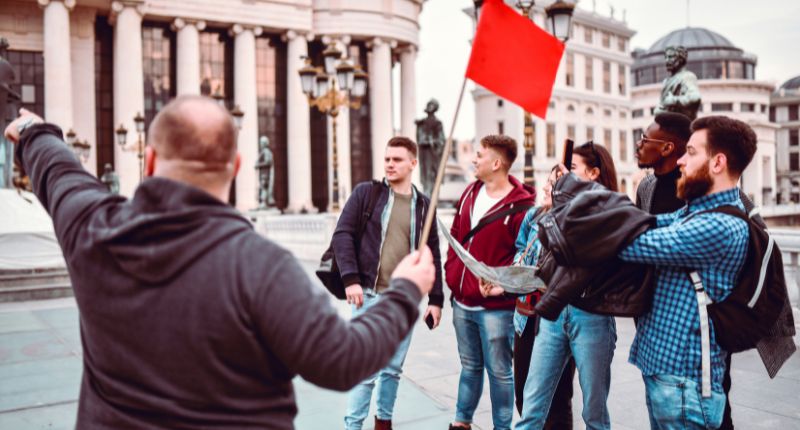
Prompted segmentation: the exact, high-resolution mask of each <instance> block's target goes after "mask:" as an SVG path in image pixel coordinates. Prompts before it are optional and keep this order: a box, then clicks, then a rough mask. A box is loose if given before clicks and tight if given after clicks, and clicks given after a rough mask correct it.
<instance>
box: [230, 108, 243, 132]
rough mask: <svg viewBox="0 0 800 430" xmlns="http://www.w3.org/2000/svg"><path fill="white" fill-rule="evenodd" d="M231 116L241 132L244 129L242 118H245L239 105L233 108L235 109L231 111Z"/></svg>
mask: <svg viewBox="0 0 800 430" xmlns="http://www.w3.org/2000/svg"><path fill="white" fill-rule="evenodd" d="M231 116H232V117H233V123H234V124H236V128H238V129H239V130H241V129H242V118H243V117H244V112H243V111H242V109H241V108H240V107H239V105H236V106H234V107H233V109H231Z"/></svg>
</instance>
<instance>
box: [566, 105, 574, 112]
mask: <svg viewBox="0 0 800 430" xmlns="http://www.w3.org/2000/svg"><path fill="white" fill-rule="evenodd" d="M567 112H575V106H573V105H568V106H567Z"/></svg>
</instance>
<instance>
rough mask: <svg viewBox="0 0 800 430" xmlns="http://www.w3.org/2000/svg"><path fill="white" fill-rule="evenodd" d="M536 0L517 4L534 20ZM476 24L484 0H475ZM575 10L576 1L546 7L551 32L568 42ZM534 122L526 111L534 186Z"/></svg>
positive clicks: (527, 176) (528, 179)
mask: <svg viewBox="0 0 800 430" xmlns="http://www.w3.org/2000/svg"><path fill="white" fill-rule="evenodd" d="M535 4H536V1H535V0H517V2H516V4H515V6H516V7H517V9H519V11H520V12H521V13H522V15H524V16H526V17H527V18H528V19H530V20H531V21H533V16H531V10H533V7H534V5H535ZM473 6H474V13H475V25H476V28H477V24H478V20H479V19H480V11H481V7H482V6H483V0H473ZM574 10H575V3H574V2H568V1H564V0H557V1H555V2H553V3H552V4H550V5H549V6H547V7H546V8H545V13H546V14H547V26H548V27H549V28H548V30H549V31H550V33H551V34H552V35H553V36H555V37H556V38H557V39H559V40H561V42H563V43H566V42H567V40H568V39H569V32H570V29H571V27H572V13H573V12H574ZM533 128H534V122H533V116H532V115H531V113H530V112H528V111H525V119H524V128H523V136H524V140H523V146H524V147H525V168H524V169H523V181H524V182H525V183H526V184H528V185H531V186H533V150H534V145H535V141H534V129H533Z"/></svg>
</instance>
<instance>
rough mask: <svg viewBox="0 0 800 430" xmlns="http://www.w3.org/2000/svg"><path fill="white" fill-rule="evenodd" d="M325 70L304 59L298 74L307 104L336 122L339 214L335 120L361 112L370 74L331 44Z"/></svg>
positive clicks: (335, 183) (335, 187)
mask: <svg viewBox="0 0 800 430" xmlns="http://www.w3.org/2000/svg"><path fill="white" fill-rule="evenodd" d="M322 56H323V58H324V66H323V67H314V66H313V65H312V64H311V59H310V58H308V57H305V60H306V65H305V67H303V68H302V69H300V70H299V71H298V73H299V74H300V83H301V85H302V88H303V92H304V93H305V94H306V96H307V97H308V104H309V105H310V106H316V107H317V110H319V111H320V112H321V113H323V114H327V115H330V117H331V118H332V119H333V121H332V125H333V151H332V152H333V156H332V158H333V160H332V164H333V199H332V200H333V201H332V202H331V210H332V211H334V212H338V211H339V152H338V149H337V146H338V145H337V142H336V117H337V116H338V115H339V109H340V108H353V109H358V108H359V107H361V99H362V97H364V95H366V93H367V74H366V73H364V71H363V70H361V67H360V66H358V65H356V66H353V65H352V64H350V62H349V61H347V59H342V58H341V57H342V51H340V50H339V49H337V48H336V43H335V41H333V42H331V43H330V44H329V45H328V46H327V47H326V48H325V50H324V51H323V52H322Z"/></svg>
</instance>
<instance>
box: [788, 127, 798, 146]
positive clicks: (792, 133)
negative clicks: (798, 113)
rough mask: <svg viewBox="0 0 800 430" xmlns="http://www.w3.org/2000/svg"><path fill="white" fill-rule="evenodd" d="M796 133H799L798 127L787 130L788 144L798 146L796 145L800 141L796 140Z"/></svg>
mask: <svg viewBox="0 0 800 430" xmlns="http://www.w3.org/2000/svg"><path fill="white" fill-rule="evenodd" d="M798 133H800V130H798V129H794V130H789V146H798V145H800V142H799V141H798V136H797V135H798Z"/></svg>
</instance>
